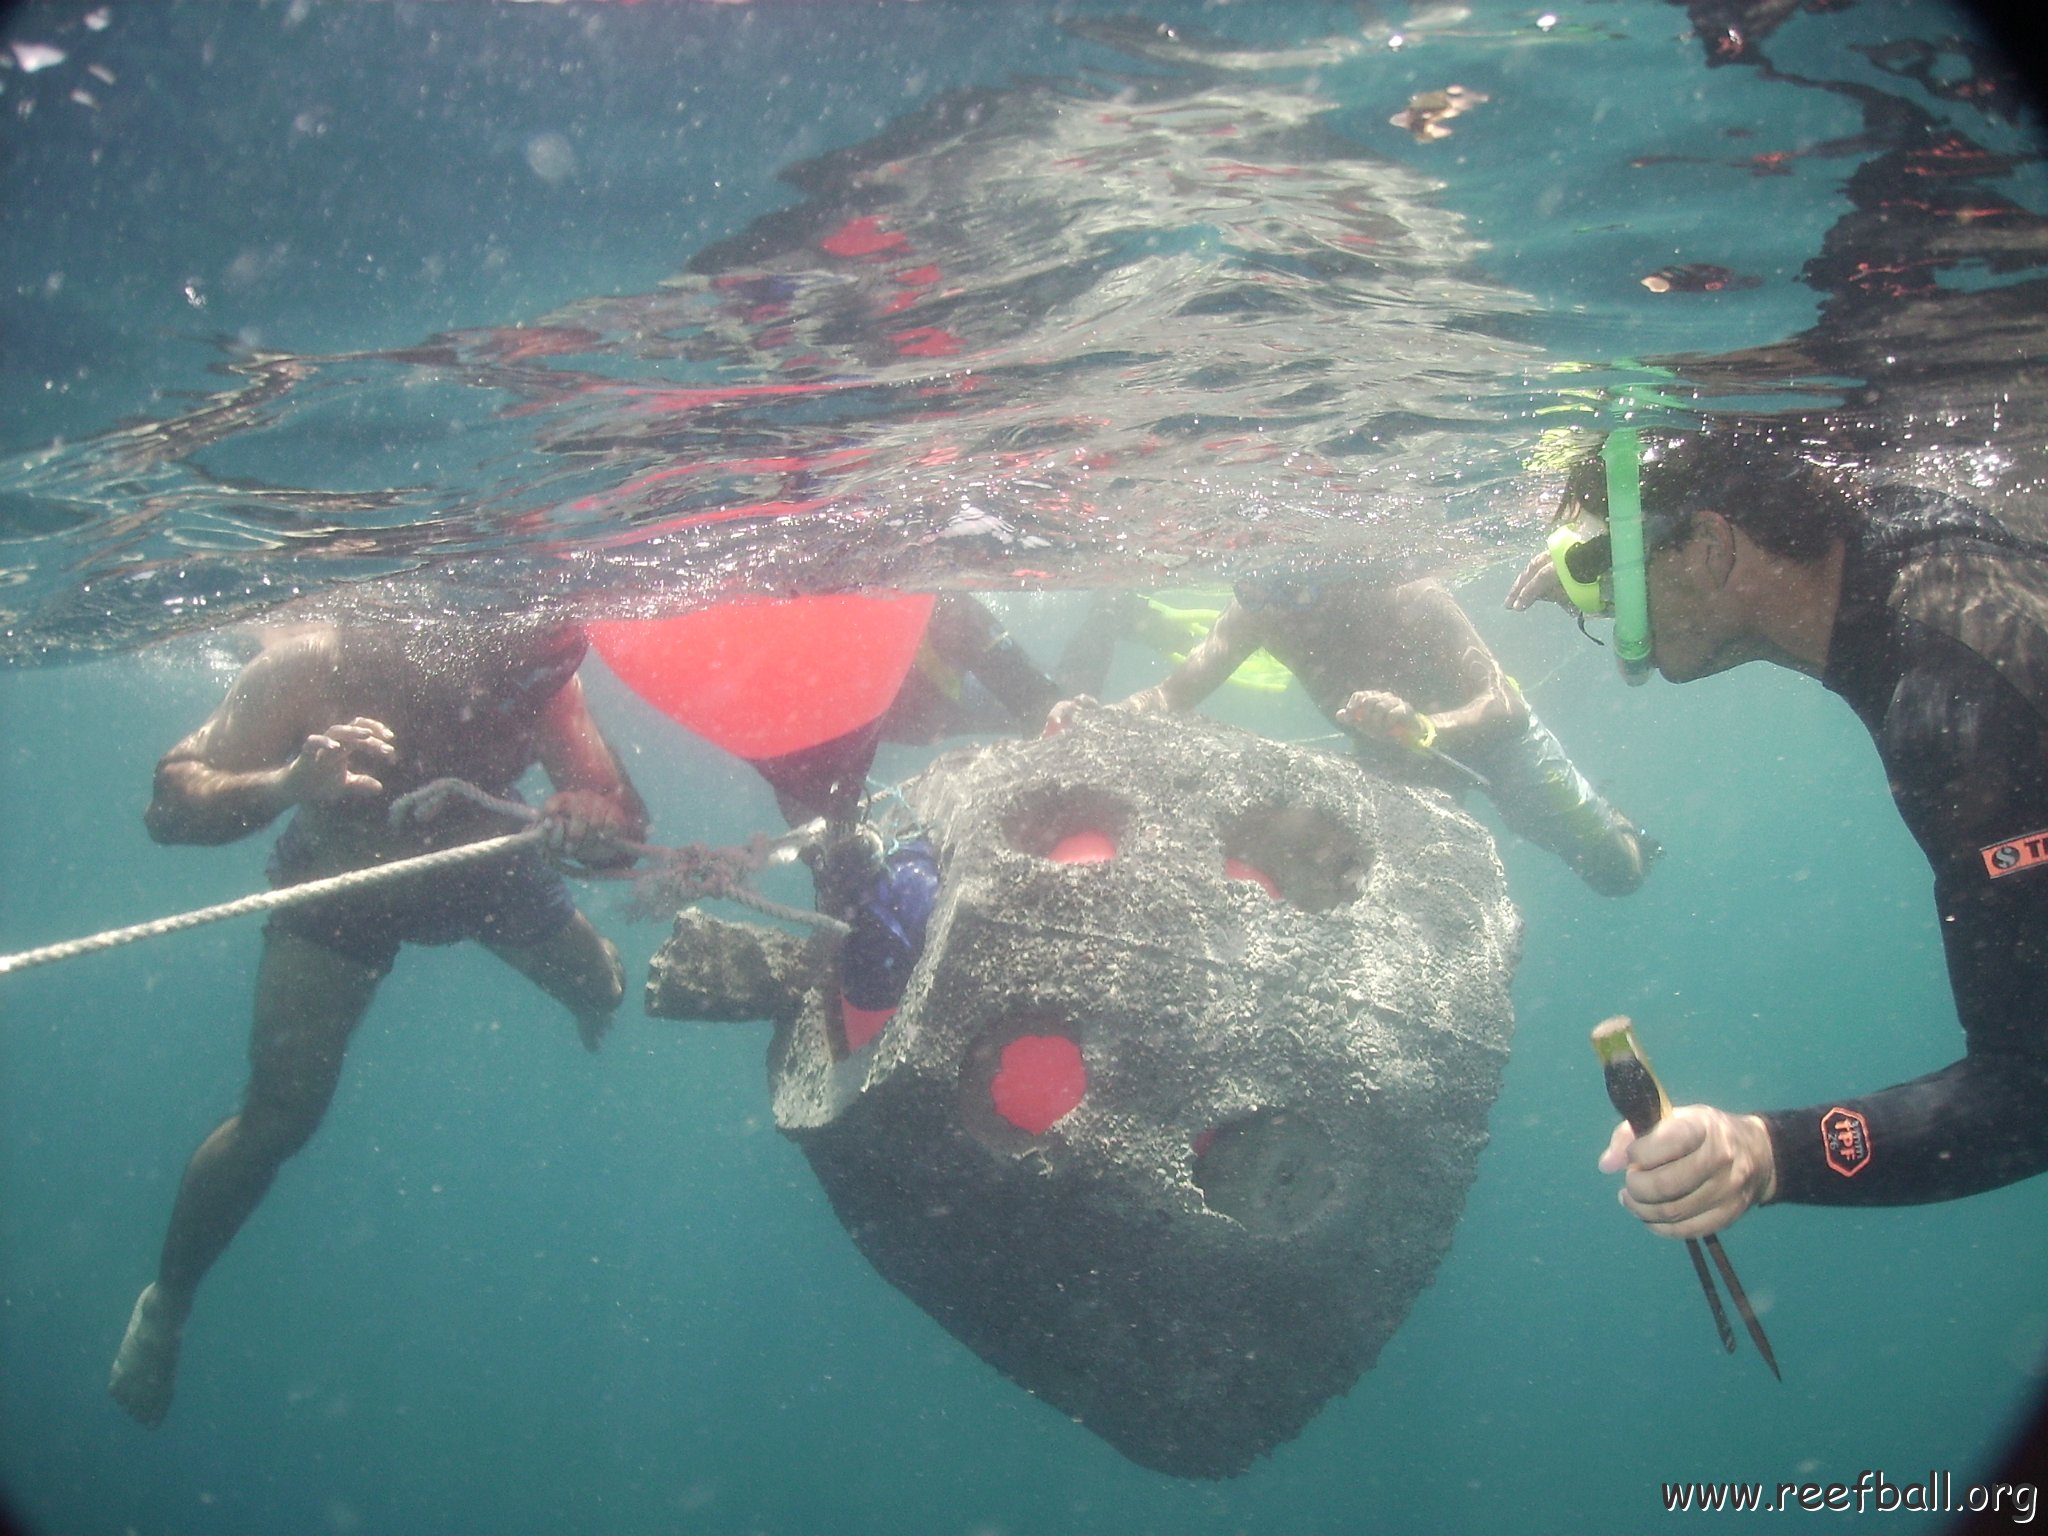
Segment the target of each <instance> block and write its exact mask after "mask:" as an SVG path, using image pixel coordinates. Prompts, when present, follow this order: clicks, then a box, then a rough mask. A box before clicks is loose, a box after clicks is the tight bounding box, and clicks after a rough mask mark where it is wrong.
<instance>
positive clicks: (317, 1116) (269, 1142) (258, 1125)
mask: <svg viewBox="0 0 2048 1536" xmlns="http://www.w3.org/2000/svg"><path fill="white" fill-rule="evenodd" d="M326 1115H327V1096H326V1095H324V1094H318V1095H316V1094H312V1093H306V1092H296V1093H294V1092H283V1093H280V1092H276V1091H271V1092H263V1093H252V1094H251V1095H250V1096H249V1098H248V1099H247V1101H246V1102H244V1104H243V1105H242V1111H241V1114H240V1115H238V1116H237V1117H236V1128H235V1134H236V1139H237V1140H239V1141H240V1142H241V1143H242V1144H243V1146H244V1148H245V1149H246V1150H247V1151H248V1152H250V1153H251V1154H253V1155H254V1156H256V1157H258V1158H260V1159H262V1160H263V1161H265V1162H271V1163H281V1162H283V1161H284V1160H285V1159H286V1158H288V1157H291V1156H293V1155H294V1154H296V1153H297V1152H298V1151H299V1149H300V1148H301V1147H303V1146H305V1144H306V1143H307V1142H309V1141H311V1140H312V1139H313V1133H314V1132H315V1131H317V1130H319V1129H320V1122H321V1121H322V1120H323V1119H325V1118H326Z"/></svg>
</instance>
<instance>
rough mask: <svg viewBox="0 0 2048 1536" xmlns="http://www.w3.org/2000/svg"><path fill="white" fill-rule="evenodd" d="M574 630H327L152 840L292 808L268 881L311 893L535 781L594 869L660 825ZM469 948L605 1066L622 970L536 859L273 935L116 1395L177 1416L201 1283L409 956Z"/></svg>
mask: <svg viewBox="0 0 2048 1536" xmlns="http://www.w3.org/2000/svg"><path fill="white" fill-rule="evenodd" d="M583 652H584V640H583V636H582V634H581V632H580V631H577V630H575V629H573V628H568V627H560V626H557V627H551V628H545V629H538V630H532V629H529V630H527V631H525V632H523V633H518V634H511V635H503V634H501V635H495V636H493V635H490V634H488V633H486V632H485V631H483V630H482V629H480V628H470V627H467V626H465V627H463V628H461V629H459V630H458V629H455V628H453V627H446V626H434V627H425V628H416V629H391V628H386V629H381V630H377V631H371V630H367V629H341V630H337V629H327V628H321V629H315V630H310V631H305V632H301V633H298V634H295V635H290V636H287V637H286V638H284V639H282V640H279V641H278V642H276V643H275V644H273V645H271V646H270V647H269V648H268V649H266V650H265V651H264V652H263V653H262V654H261V655H259V656H258V657H257V658H256V659H255V660H254V661H252V662H250V663H249V665H248V666H246V667H245V668H243V669H242V673H241V675H240V676H239V677H237V678H236V679H235V682H234V686H233V687H232V688H231V689H230V690H229V691H228V696H227V698H226V700H225V701H224V702H223V703H222V704H221V706H220V707H219V708H218V709H217V710H215V711H214V713H213V715H212V716H211V717H210V718H209V719H208V720H207V721H206V723H205V724H204V725H202V726H200V728H199V729H198V730H196V731H194V732H193V733H192V734H191V735H190V736H188V737H186V738H185V739H184V740H183V741H181V742H179V743H178V745H176V746H175V747H173V748H172V749H171V750H170V751H169V752H168V753H167V754H165V756H164V759H163V761H162V762H161V763H159V764H158V766H157V774H156V790H155V794H154V797H153V798H152V799H151V801H150V806H149V812H148V816H147V822H148V826H149V831H150V835H151V836H152V837H154V838H155V839H156V840H157V841H158V842H163V843H209V844H210V843H225V842H231V841H233V840H234V839H236V838H240V837H244V836H247V835H248V834H249V833H251V832H254V831H256V830H258V829H259V828H261V827H264V826H266V825H268V824H269V823H270V822H271V821H273V820H275V819H276V818H277V817H278V816H279V815H281V814H283V813H284V812H285V811H287V810H291V811H293V812H294V815H293V819H292V822H291V824H290V825H289V826H288V827H287V828H286V830H285V833H284V835H283V836H282V837H281V838H280V839H279V840H278V843H277V847H276V850H275V853H274V854H273V857H272V860H271V877H272V879H273V881H274V882H275V883H277V884H279V885H291V884H297V883H299V882H301V881H305V880H309V879H313V878H316V877H318V876H321V875H327V874H334V873H337V872H339V871H342V870H354V869H361V868H363V867H365V866H367V865H372V864H378V863H383V862H386V861H388V860H391V859H397V858H403V857H406V856H408V855H411V854H416V853H420V852H423V851H426V850H427V849H430V848H437V847H444V846H448V845H449V844H452V843H458V842H465V841H472V840H475V839H477V838H480V837H483V836H487V835H489V834H491V833H495V832H499V831H502V830H504V827H503V824H502V822H495V821H493V822H490V823H488V824H481V823H480V816H479V812H478V809H477V807H475V806H474V805H471V804H469V803H466V802H462V801H454V802H451V803H450V804H449V806H448V807H447V809H446V810H445V811H444V812H443V813H442V814H440V815H438V816H436V817H435V818H434V819H433V821H432V822H431V823H430V824H428V825H427V826H425V827H419V826H414V825H406V826H394V825H392V823H391V820H390V818H389V817H388V815H387V811H388V810H389V808H390V806H391V804H392V802H393V800H394V799H395V798H396V797H397V796H398V795H400V794H401V793H403V792H405V791H407V790H410V789H414V788H418V787H420V786H422V785H424V784H426V783H428V782H430V781H432V780H435V779H439V778H444V777H454V778H460V779H463V780H466V781H468V782H470V783H473V784H474V785H476V787H477V788H479V789H482V790H484V791H486V792H487V793H490V794H494V795H497V796H499V797H500V798H510V797H511V796H512V795H513V785H514V784H515V783H516V781H517V780H518V779H519V778H520V777H521V776H522V775H523V774H524V773H525V772H526V770H527V769H528V768H530V767H532V766H534V765H535V764H536V763H538V764H539V765H540V766H542V767H543V768H544V769H545V770H546V771H547V774H548V777H549V779H550V780H551V781H552V782H553V783H554V785H555V788H556V791H557V793H556V794H555V795H553V796H552V797H551V798H550V799H549V800H548V802H547V803H546V805H545V806H544V807H543V808H542V815H543V817H544V818H545V819H546V820H547V821H548V823H549V824H550V827H551V834H552V835H551V838H550V846H551V847H552V848H553V849H554V850H555V851H556V852H557V853H559V854H560V855H562V856H564V857H568V858H573V859H576V860H578V861H579V862H581V863H584V864H586V865H590V866H593V867H595V866H607V865H616V864H619V863H622V862H629V861H630V854H628V853H626V852H625V851H624V850H622V849H620V848H619V847H618V846H617V843H618V841H620V840H624V841H638V840H639V839H640V838H642V837H644V836H645V834H646V825H647V813H646V810H645V808H644V807H643V806H642V804H641V802H640V797H639V795H638V794H637V793H635V791H634V789H633V786H632V785H631V784H630V783H629V782H628V781H627V779H626V776H625V773H624V771H623V770H622V769H621V768H620V766H619V763H618V759H617V758H616V757H615V756H614V755H613V753H612V751H611V748H610V747H609V746H607V745H606V743H605V741H604V738H603V736H602V735H601V734H600V733H599V731H598V729H597V726H596V723H595V722H594V721H593V720H592V719H591V717H590V712H589V710H588V709H587V707H586V706H585V704H584V699H583V689H582V685H581V683H580V682H579V681H578V680H577V678H576V668H577V665H578V663H580V662H581V660H582V659H583ZM461 939H475V940H477V941H478V942H480V943H482V944H483V945H485V946H486V947H487V948H488V949H490V951H491V952H492V953H493V954H495V955H497V956H498V957H499V958H500V959H501V960H504V961H505V962H506V963H507V964H508V965H511V966H512V967H513V968H514V969H516V970H518V971H519V972H520V973H521V974H522V975H524V976H526V977H527V978H529V979H530V980H531V981H533V982H534V983H535V984H536V985H537V986H539V987H540V988H541V989H542V990H543V991H545V992H547V993H548V995H549V996H551V997H553V998H555V999H556V1000H557V1001H559V1002H561V1003H562V1004H563V1005H564V1006H566V1007H567V1008H568V1009H569V1010H570V1012H571V1014H572V1015H573V1016H574V1018H575V1020H576V1028H577V1032H578V1034H579V1035H580V1037H581V1038H582V1041H583V1043H584V1045H585V1046H586V1047H587V1048H588V1049H590V1050H593V1051H594V1050H596V1049H597V1046H598V1041H599V1040H600V1039H601V1038H602V1036H603V1034H604V1031H605V1029H606V1027H607V1026H608V1025H609V1023H610V1021H611V1017H612V1014H613V1012H614V1011H615V1010H616V1009H617V1007H618V1005H619V1001H620V999H621V997H622V996H623V994H624V976H623V974H622V972H621V970H620V967H619V958H618V952H617V951H616V950H615V949H613V947H612V946H611V944H610V943H609V942H608V941H607V940H605V939H604V938H603V937H602V936H601V935H599V933H598V932H597V930H596V928H594V927H593V926H592V925H591V922H590V920H589V919H588V918H587V917H585V916H583V914H582V913H580V912H578V911H577V910H576V907H575V904H574V903H573V902H572V901H571V900H570V899H569V895H568V892H567V890H566V889H565V888H564V886H563V884H562V879H561V876H560V875H558V874H557V873H556V872H555V871H554V870H553V869H551V868H549V867H548V866H547V865H546V864H545V863H544V862H543V861H542V860H541V858H540V857H539V855H538V853H536V852H535V851H534V850H532V849H525V850H521V851H519V852H517V853H515V854H512V855H508V856H505V857H502V858H499V859H495V860H492V861H490V862H488V863H483V864H474V865H470V866H467V867H464V868H458V869H456V870H453V871H442V872H440V873H439V874H425V875H420V876H416V877H412V878H410V879H407V880H406V881H404V882H403V883H400V884H397V885H391V886H381V887H372V888H369V889H366V890H363V891H360V892H351V893H349V894H347V895H343V896H337V897H332V898H329V899H326V900H323V901H320V902H318V903H316V904H312V905H309V906H305V907H298V908H290V909H286V910H284V911H281V912H279V913H278V914H277V915H275V916H273V917H272V919H271V921H270V923H269V925H268V926H267V927H266V928H265V929H264V934H263V955H262V959H261V961H260V962H259V964H258V968H257V976H256V1001H255V1017H254V1022H253V1025H252V1027H251V1030H250V1038H249V1063H250V1070H249V1084H248V1088H247V1090H246V1092H245V1093H244V1096H243V1101H242V1107H241V1109H240V1110H239V1111H238V1112H237V1113H236V1114H234V1115H232V1116H230V1117H229V1118H228V1119H227V1120H226V1121H225V1122H223V1123H222V1124H221V1125H220V1126H219V1127H218V1128H217V1129H216V1130H215V1131H214V1132H213V1133H212V1134H211V1135H210V1136H208V1137H207V1138H206V1140H205V1141H204V1142H202V1143H201V1144H200V1146H199V1149H198V1150H197V1151H196V1152H194V1153H193V1154H192V1159H191V1162H190V1164H189V1165H188V1166H187V1168H186V1170H185V1177H184V1181H183V1183H182V1184H181V1186H180V1188H179V1191H178V1198H177V1203H176V1205H175V1206H174V1207H173V1209H172V1212H171V1220H170V1227H169V1230H168V1231H167V1232H166V1233H165V1236H164V1244H163V1251H162V1256H161V1259H160V1261H159V1264H158V1269H157V1277H156V1279H155V1281H154V1282H153V1283H152V1284H150V1285H149V1286H147V1287H146V1288H145V1289H144V1290H143V1292H142V1294H141V1296H140V1297H139V1298H138V1299H137V1300H136V1303H135V1308H134V1312H133V1314H132V1316H131V1317H130V1318H129V1322H128V1331H127V1334H126V1336H125V1337H124V1338H123V1339H122V1341H121V1348H120V1353H119V1355H118V1356H117V1357H116V1359H115V1361H114V1369H113V1374H112V1377H111V1379H110V1381H109V1384H108V1385H109V1390H110V1391H111V1392H112V1394H113V1396H114V1399H115V1401H116V1402H118V1403H119V1404H120V1405H121V1406H122V1407H123V1408H124V1409H126V1410H127V1412H128V1413H129V1414H130V1415H132V1416H133V1417H134V1418H135V1419H137V1420H138V1421H140V1422H141V1423H143V1424H147V1425H152V1426H153V1425H155V1424H158V1423H160V1422H161V1421H162V1419H163V1417H164V1414H165V1413H166V1412H167V1411H168V1410H169V1408H170V1403H171V1394H172V1388H173V1385H174V1381H175V1376H176V1372H177V1364H178V1352H179V1344H180V1339H181V1335H182V1333H183V1329H184V1324H185V1320H186V1318H187V1316H188V1315H189V1314H190V1312H191V1310H192V1303H193V1298H194V1296H195V1294H196V1293H197V1291H198V1288H199V1284H200V1281H201V1280H202V1279H204V1278H205V1275H206V1273H207V1271H208V1270H209V1269H210V1268H211V1267H212V1266H213V1264H214V1262H215V1261H216V1260H217V1259H218V1258H219V1257H220V1256H221V1254H222V1253H223V1252H225V1251H226V1249H227V1247H228V1244H229V1243H230V1242H232V1241H233V1239H234V1237H235V1234H236V1233H237V1232H238V1231H239V1230H240V1229H241V1226H242V1224H243V1222H245V1221H246V1220H247V1219H248V1218H249V1216H250V1214H251V1213H252V1212H253V1211H254V1210H255V1208H256V1206H257V1204H258V1202H260V1201H261V1200H262V1198H263V1196H264V1193H265V1191H267V1190H268V1188H269V1187H270V1182H271V1180H272V1178H273V1177H274V1176H275V1175H276V1173H277V1170H278V1169H279V1168H280V1167H281V1166H282V1165H283V1163H284V1162H285V1160H286V1159H288V1158H289V1157H291V1156H292V1154H293V1153H295V1152H297V1151H298V1149H299V1148H300V1147H301V1146H303V1145H304V1144H305V1142H306V1140H307V1138H309V1137H310V1136H311V1135H312V1134H313V1132H314V1130H315V1129H317V1128H318V1126H319V1124H320V1121H321V1118H322V1117H323V1115H324V1114H325V1113H326V1109H327V1105H328V1102H329V1100H330V1099H331V1098H332V1097H333V1094H334V1090H335V1087H336V1085H337V1084H338V1082H339V1080H340V1076H341V1065H342V1058H343V1055H344V1053H345V1052H346V1051H347V1049H348V1042H349V1038H350V1036H351V1035H352V1034H353V1032H354V1030H355V1027H356V1025H357V1024H358V1023H359V1022H361V1020H362V1018H363V1015H364V1013H365V1012H366V1011H367V1010H368V1008H369V1006H370V1002H371V999H372V998H373V997H374V996H375V995H376V991H377V987H378V984H379V983H380V982H381V981H382V980H383V979H384V977H385V975H386V974H388V973H389V971H390V969H391V964H392V961H393V959H394V958H395V957H396V956H397V954H398V951H399V947H400V946H401V945H402V944H407V943H416V944H447V943H453V942H455V941H457V940H461Z"/></svg>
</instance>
